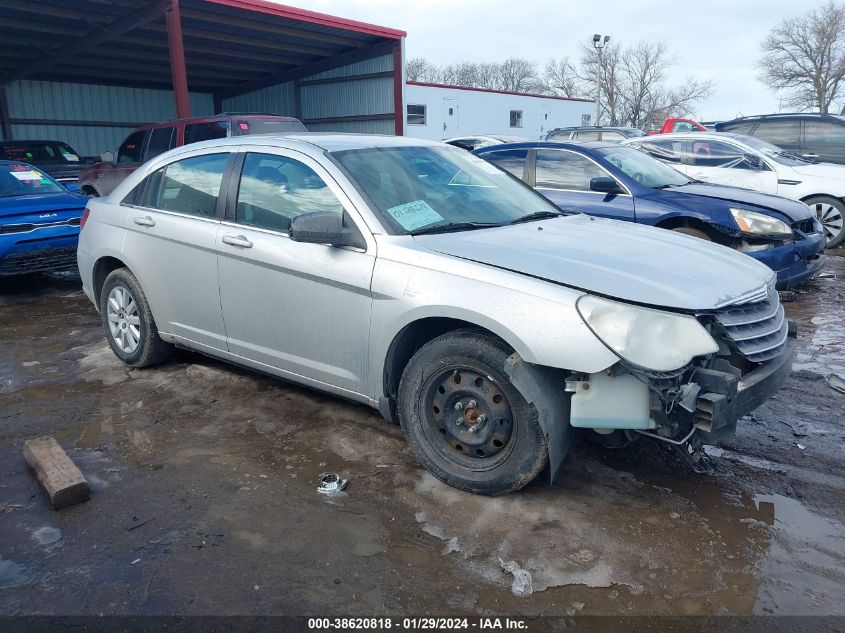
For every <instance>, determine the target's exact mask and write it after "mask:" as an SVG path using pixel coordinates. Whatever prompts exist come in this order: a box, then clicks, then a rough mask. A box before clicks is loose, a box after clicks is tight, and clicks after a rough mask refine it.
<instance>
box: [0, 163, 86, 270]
mask: <svg viewBox="0 0 845 633" xmlns="http://www.w3.org/2000/svg"><path fill="white" fill-rule="evenodd" d="M87 200H88V199H87V198H86V197H85V196H81V195H78V194H75V193H71V192H69V191H68V190H67V189H65V187H63V186H62V185H60V184H59V183H57V182H56V181H55V180H53V179H52V178H51V177H50V176H48V175H47V174H45V173H44V172H43V171H41V170H40V169H39V168H37V167H34V166H32V165H30V164H28V163H23V162H17V161H0V275H19V274H23V273H34V272H47V271H56V270H68V269H75V268H76V244H77V242H78V241H79V224H80V221H81V219H82V214H83V212H84V211H85V203H86V202H87Z"/></svg>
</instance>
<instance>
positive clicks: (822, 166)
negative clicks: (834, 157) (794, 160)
mask: <svg viewBox="0 0 845 633" xmlns="http://www.w3.org/2000/svg"><path fill="white" fill-rule="evenodd" d="M792 169H793V171H795V172H796V173H798V174H801V175H802V176H812V177H814V178H836V179H837V180H840V181H841V180H845V165H837V164H835V163H815V164H812V163H811V164H808V165H799V166H797V167H792Z"/></svg>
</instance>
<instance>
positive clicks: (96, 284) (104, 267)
mask: <svg viewBox="0 0 845 633" xmlns="http://www.w3.org/2000/svg"><path fill="white" fill-rule="evenodd" d="M118 268H126V269H128V270H129V272H132V269H131V268H130V267H129V266H128V265H127V264H126V263H125V262H123V261H122V260H120V259H119V258H117V257H114V256H112V255H104V256H102V257H100V258H99V259H98V260H97V261H96V262H94V268H93V271H92V276H91V283H92V286H93V288H92V290H93V292H94V297H95V299H96V303H97V307H98V308H99V302H100V294H101V293H102V292H103V285H104V284H105V283H106V277H108V276H109V275H110V274H111V273H112V272H113V271H115V270H117V269H118ZM132 274H133V275H134V274H135V273H132Z"/></svg>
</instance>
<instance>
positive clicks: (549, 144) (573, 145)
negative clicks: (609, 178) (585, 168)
mask: <svg viewBox="0 0 845 633" xmlns="http://www.w3.org/2000/svg"><path fill="white" fill-rule="evenodd" d="M613 147H619V143H609V142H607V141H581V142H579V141H521V142H519V143H503V144H502V145H490V146H488V147H482V148H480V149H477V150H475V151H476V152H478V153H487V152H501V151H504V150H508V149H543V148H551V149H569V150H584V149H603V148H613Z"/></svg>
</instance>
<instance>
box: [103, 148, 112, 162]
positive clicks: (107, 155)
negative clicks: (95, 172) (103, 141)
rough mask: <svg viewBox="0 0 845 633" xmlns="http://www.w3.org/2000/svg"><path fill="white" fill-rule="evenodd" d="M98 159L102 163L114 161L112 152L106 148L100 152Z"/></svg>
mask: <svg viewBox="0 0 845 633" xmlns="http://www.w3.org/2000/svg"><path fill="white" fill-rule="evenodd" d="M100 160H101V161H103V162H104V163H113V162H114V152H110V151H108V150H106V151H105V152H103V153H102V154H100Z"/></svg>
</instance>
